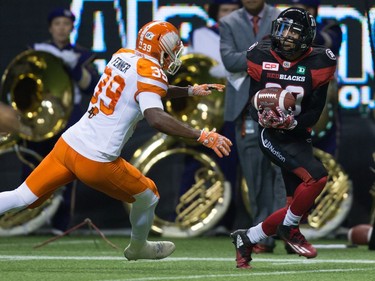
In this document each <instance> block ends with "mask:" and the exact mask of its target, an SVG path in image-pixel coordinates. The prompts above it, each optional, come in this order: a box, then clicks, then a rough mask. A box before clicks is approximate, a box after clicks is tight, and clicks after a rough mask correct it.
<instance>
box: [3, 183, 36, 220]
mask: <svg viewBox="0 0 375 281" xmlns="http://www.w3.org/2000/svg"><path fill="white" fill-rule="evenodd" d="M37 199H38V197H36V196H35V194H34V193H32V191H31V190H30V189H29V187H28V186H27V185H26V183H25V182H23V183H22V184H21V185H20V186H19V187H18V188H16V189H14V190H12V191H4V192H1V193H0V214H3V213H5V212H6V211H9V210H12V209H16V208H24V207H27V206H28V205H30V204H31V203H33V202H35V201H36V200H37Z"/></svg>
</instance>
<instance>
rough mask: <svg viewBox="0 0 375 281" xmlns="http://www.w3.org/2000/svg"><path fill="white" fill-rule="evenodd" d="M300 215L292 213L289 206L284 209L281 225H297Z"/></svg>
mask: <svg viewBox="0 0 375 281" xmlns="http://www.w3.org/2000/svg"><path fill="white" fill-rule="evenodd" d="M301 217H302V216H296V215H295V214H293V213H292V211H291V210H290V208H288V211H286V215H285V218H284V221H283V225H298V224H299V222H300V220H301Z"/></svg>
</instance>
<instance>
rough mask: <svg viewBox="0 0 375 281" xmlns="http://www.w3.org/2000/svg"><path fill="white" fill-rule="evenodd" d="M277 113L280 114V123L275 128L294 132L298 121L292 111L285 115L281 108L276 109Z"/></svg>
mask: <svg viewBox="0 0 375 281" xmlns="http://www.w3.org/2000/svg"><path fill="white" fill-rule="evenodd" d="M276 110H277V112H278V113H279V116H280V117H279V118H280V123H279V124H275V125H277V126H276V127H274V128H277V129H284V130H293V129H294V128H295V127H296V126H297V123H298V122H297V120H295V119H294V114H293V111H292V110H291V109H289V113H287V114H285V113H284V111H282V110H281V108H280V107H276Z"/></svg>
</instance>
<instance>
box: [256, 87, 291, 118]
mask: <svg viewBox="0 0 375 281" xmlns="http://www.w3.org/2000/svg"><path fill="white" fill-rule="evenodd" d="M295 103H296V99H295V97H294V96H293V94H292V93H291V92H288V91H287V90H284V89H282V88H265V89H262V90H259V91H258V92H257V93H256V94H255V95H254V96H253V97H252V99H251V104H252V105H253V106H254V107H255V108H256V109H257V110H259V108H261V109H266V108H268V109H271V110H273V111H274V112H276V113H277V110H276V107H277V106H278V107H280V108H281V110H282V111H284V112H285V113H287V112H288V109H289V108H291V109H292V110H294V109H295Z"/></svg>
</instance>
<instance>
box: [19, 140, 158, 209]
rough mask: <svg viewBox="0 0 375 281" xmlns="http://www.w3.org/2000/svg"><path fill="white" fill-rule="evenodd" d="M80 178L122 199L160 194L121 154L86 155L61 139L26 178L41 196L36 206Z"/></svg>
mask: <svg viewBox="0 0 375 281" xmlns="http://www.w3.org/2000/svg"><path fill="white" fill-rule="evenodd" d="M75 179H78V180H80V181H81V182H83V183H84V184H86V185H87V186H90V187H91V188H93V189H96V190H98V191H100V192H103V193H105V194H107V195H108V196H110V197H113V198H115V199H118V200H120V201H124V202H128V203H132V202H134V201H135V199H134V197H133V195H136V194H138V193H141V192H143V191H145V190H146V189H147V188H149V189H151V190H152V191H153V192H154V193H155V195H157V196H158V197H159V193H158V190H157V188H156V185H155V183H154V182H153V181H152V180H151V179H149V178H147V177H146V176H144V175H143V174H142V173H141V172H140V171H139V170H138V169H137V168H135V167H134V166H132V165H131V164H130V163H128V162H126V161H125V160H124V159H123V158H121V157H119V158H117V159H116V160H115V161H113V162H97V161H93V160H90V159H87V158H85V157H84V156H82V155H80V154H79V153H77V152H76V151H75V150H74V149H72V148H71V147H70V146H69V145H68V144H67V143H66V142H65V141H64V140H63V139H62V138H60V139H59V140H58V141H57V143H56V144H55V147H54V148H53V149H52V151H51V152H50V153H49V154H48V155H47V156H46V157H45V158H44V159H43V161H42V162H41V163H40V164H39V165H38V167H36V168H35V169H34V171H33V172H32V173H31V174H30V175H29V176H28V178H27V179H26V184H27V186H28V187H29V188H30V189H31V191H32V192H33V193H34V194H35V195H36V196H38V197H39V199H38V200H37V201H36V202H34V203H33V204H32V205H30V206H29V207H30V208H35V207H37V206H39V205H41V204H42V203H43V202H44V201H45V200H47V199H48V198H49V197H50V196H51V195H52V193H53V192H54V191H56V190H57V189H58V188H59V187H61V186H64V185H66V184H68V183H69V182H72V181H73V180H75Z"/></svg>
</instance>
